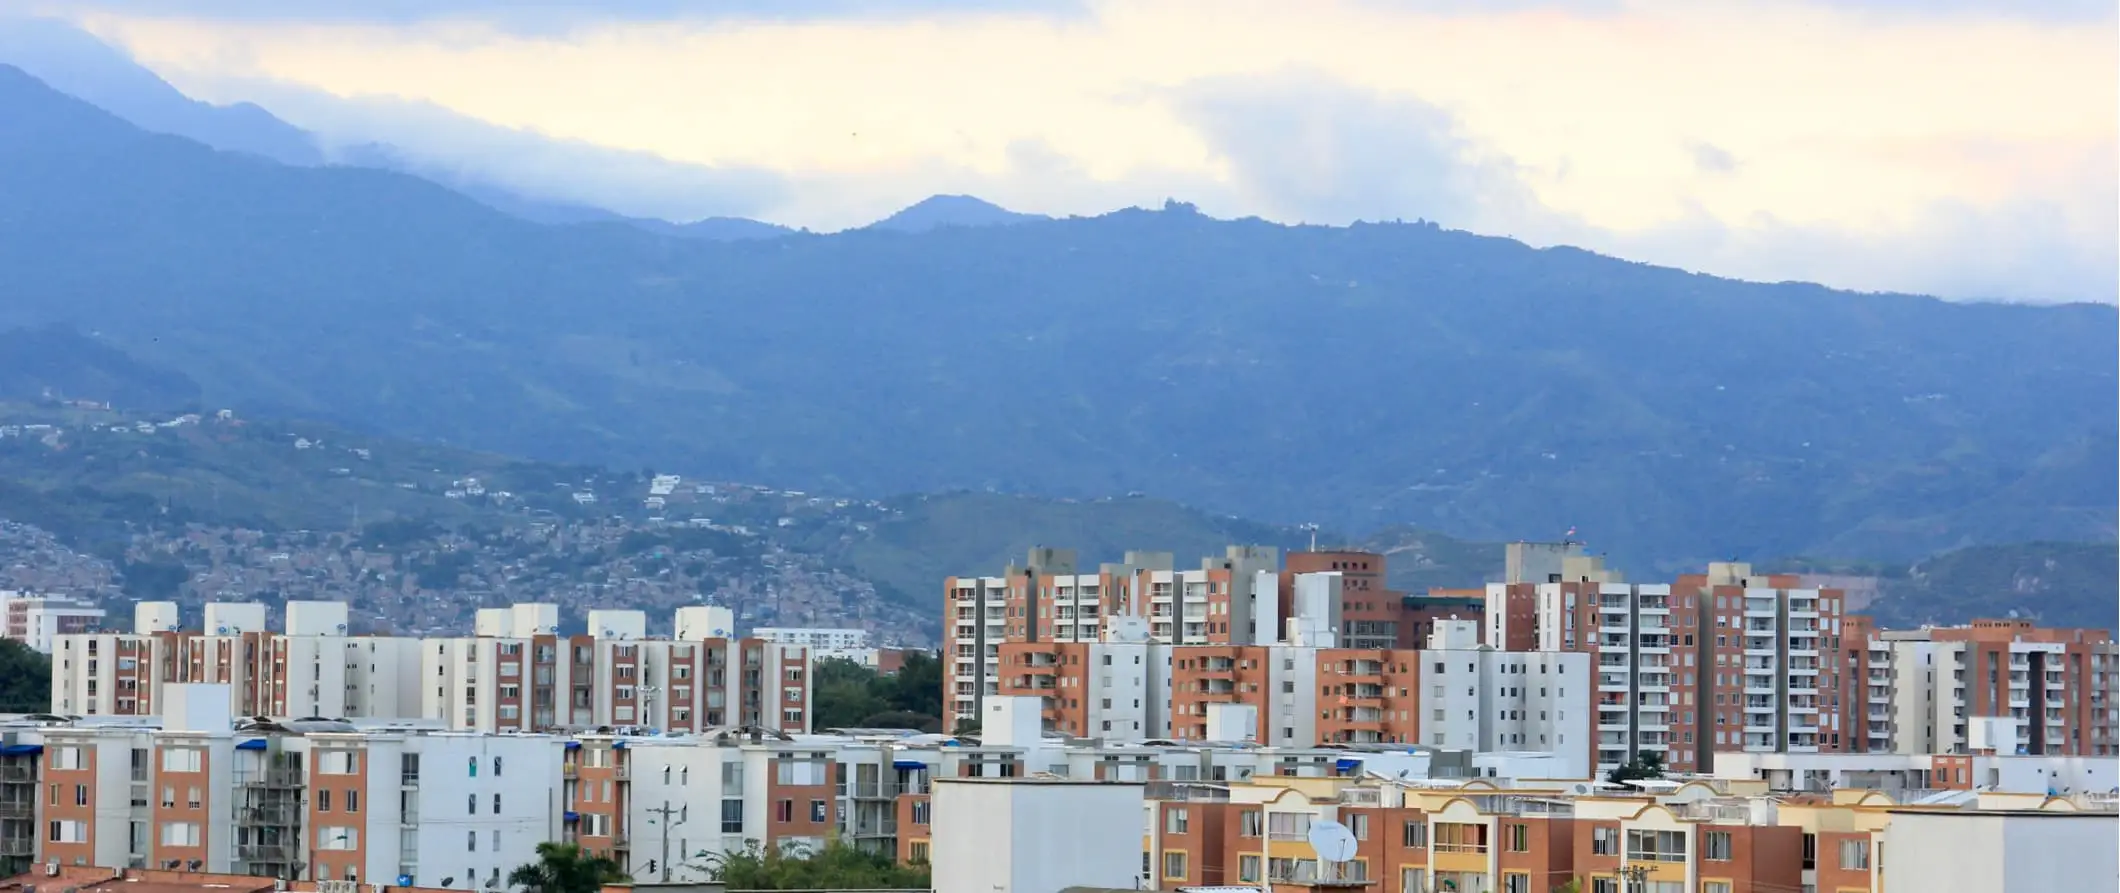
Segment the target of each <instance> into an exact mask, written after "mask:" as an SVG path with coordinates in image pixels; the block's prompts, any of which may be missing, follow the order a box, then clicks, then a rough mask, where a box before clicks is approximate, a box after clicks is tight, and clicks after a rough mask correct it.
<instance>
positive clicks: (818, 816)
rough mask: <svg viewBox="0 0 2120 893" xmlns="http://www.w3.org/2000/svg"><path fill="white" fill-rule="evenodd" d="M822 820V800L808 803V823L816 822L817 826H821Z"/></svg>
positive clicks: (823, 809)
mask: <svg viewBox="0 0 2120 893" xmlns="http://www.w3.org/2000/svg"><path fill="white" fill-rule="evenodd" d="M824 820H825V808H824V801H823V800H812V801H810V821H812V822H817V823H819V824H822V823H823V822H824Z"/></svg>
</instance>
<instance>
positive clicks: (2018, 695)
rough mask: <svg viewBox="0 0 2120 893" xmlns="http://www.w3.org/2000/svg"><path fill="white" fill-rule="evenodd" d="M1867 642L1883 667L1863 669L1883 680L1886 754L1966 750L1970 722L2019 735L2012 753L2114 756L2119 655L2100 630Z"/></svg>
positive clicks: (1920, 635)
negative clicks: (2001, 726)
mask: <svg viewBox="0 0 2120 893" xmlns="http://www.w3.org/2000/svg"><path fill="white" fill-rule="evenodd" d="M1877 639H1878V642H1877V643H1876V644H1877V646H1879V647H1877V649H1876V652H1877V653H1880V654H1882V655H1883V658H1882V659H1883V660H1884V661H1885V664H1884V666H1882V667H1880V668H1873V669H1872V670H1871V671H1870V672H1871V674H1872V676H1873V678H1875V679H1877V680H1879V681H1886V680H1888V681H1889V690H1888V692H1887V694H1888V695H1889V698H1888V700H1887V701H1886V703H1888V704H1889V711H1888V714H1887V715H1888V716H1889V717H1890V727H1889V731H1890V734H1889V736H1888V742H1889V749H1890V750H1891V751H1893V752H1897V753H1924V754H1925V753H1959V754H1962V753H1967V752H1969V751H1970V750H1971V749H1973V741H1972V734H1973V730H1974V728H1975V726H1976V725H1977V724H1978V722H1979V721H1980V720H1982V719H1988V718H2002V719H2009V720H2012V721H2013V723H2014V726H2015V728H2017V729H2018V730H2019V731H2020V734H2019V735H2018V736H2017V739H2016V745H2015V746H2016V748H2017V752H2018V753H2022V754H2029V755H2043V754H2065V755H2084V756H2110V755H2114V754H2120V714H2116V712H2115V698H2116V696H2120V649H2116V646H2115V645H2114V643H2113V640H2112V634H2111V633H2110V632H2109V631H2106V630H2090V629H2051V628H2043V627H2036V626H2033V625H2032V624H2031V622H2030V621H2025V620H1978V621H1974V622H1973V623H1971V624H1969V625H1967V626H1959V627H1929V628H1923V629H1918V630H1904V631H1886V632H1882V633H1878V634H1877ZM1872 692H1873V693H1874V692H1875V690H1874V689H1872ZM1873 703H1874V702H1873ZM1879 712H1880V713H1884V712H1885V711H1879Z"/></svg>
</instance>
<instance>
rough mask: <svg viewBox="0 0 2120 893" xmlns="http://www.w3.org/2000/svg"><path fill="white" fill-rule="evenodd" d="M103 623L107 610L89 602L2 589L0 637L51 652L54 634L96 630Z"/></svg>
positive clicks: (0, 598)
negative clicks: (104, 611)
mask: <svg viewBox="0 0 2120 893" xmlns="http://www.w3.org/2000/svg"><path fill="white" fill-rule="evenodd" d="M102 625H103V609H102V608H98V607H96V606H95V605H92V604H89V603H87V602H84V601H79V600H76V599H71V598H64V597H61V596H54V595H32V594H28V593H24V592H20V591H17V590H11V589H10V590H0V639H13V640H15V641H17V642H21V643H22V644H24V645H28V646H29V647H31V648H34V649H36V650H38V651H41V652H44V653H46V654H50V653H51V650H52V639H53V638H54V637H57V636H63V635H72V634H75V633H86V632H93V631H95V630H96V629H97V628H99V627H101V626H102Z"/></svg>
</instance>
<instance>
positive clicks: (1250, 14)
mask: <svg viewBox="0 0 2120 893" xmlns="http://www.w3.org/2000/svg"><path fill="white" fill-rule="evenodd" d="M0 8H7V9H12V10H14V11H30V12H45V13H56V14H59V15H63V16H66V17H68V18H71V19H72V20H74V21H75V22H77V23H79V24H81V25H83V26H84V27H86V28H88V29H89V30H91V31H93V32H95V33H96V34H98V35H100V36H102V37H104V38H105V39H107V40H109V41H111V42H113V43H115V44H117V45H120V46H122V47H123V48H125V49H127V50H129V51H130V52H131V53H132V54H133V55H134V56H135V57H136V58H137V59H138V60H139V61H141V62H142V63H144V64H146V65H148V66H149V67H151V68H153V69H154V70H155V71H157V72H158V73H160V74H161V75H162V76H163V77H164V78H166V79H168V80H169V81H171V82H172V83H174V84H175V85H176V86H178V87H179V88H181V89H183V90H185V91H186V92H187V93H190V94H192V95H194V96H197V97H200V98H203V99H207V100H210V101H215V102H230V101H236V100H251V101H256V102H258V103H259V104H261V105H264V106H265V107H267V108H268V109H271V110H273V111H274V112H276V113H278V114H279V115H281V116H282V117H285V118H287V119H289V120H290V121H293V122H294V123H296V124H299V125H302V126H304V127H308V128H310V129H312V130H315V131H318V132H319V133H320V134H322V135H324V136H325V137H326V138H329V139H342V140H349V141H365V140H372V139H383V140H387V141H389V142H393V143H396V144H398V145H401V146H404V147H406V148H407V149H408V150H412V151H415V152H424V153H427V154H429V155H431V156H435V157H442V158H446V159H448V160H450V161H451V163H456V164H461V165H467V166H477V167H481V168H484V169H489V170H491V171H493V172H495V173H496V175H497V176H499V177H501V178H503V179H508V178H513V179H514V180H516V181H518V182H521V181H524V180H526V179H531V178H535V179H540V180H552V179H555V178H556V179H559V180H565V181H567V182H568V189H567V190H561V192H571V194H573V195H577V196H579V197H582V198H588V199H592V200H595V201H598V202H599V203H601V204H604V205H607V206H610V207H613V208H615V209H617V210H621V211H628V212H633V213H644V214H654V215H657V216H667V217H696V216H704V215H707V214H743V215H748V216H755V217H760V218H764V219H768V220H773V221H776V222H781V223H788V224H795V225H804V226H810V227H812V228H818V229H833V228H839V227H843V226H848V225H855V224H860V223H864V222H867V221H869V220H872V219H874V218H876V217H879V216H881V215H883V214H886V213H888V212H890V211H891V210H894V209H896V208H897V207H900V206H903V205H905V204H909V203H911V202H912V201H915V200H917V199H919V198H921V197H923V196H926V195H929V194H933V193H942V192H948V193H958V192H969V193H973V194H977V195H980V196H982V197H985V198H988V199H990V200H993V201H996V202H999V203H1001V204H1004V205H1007V206H1009V207H1012V208H1016V209H1019V210H1029V211H1041V212H1046V213H1054V214H1067V213H1077V214H1090V213H1100V212H1103V211H1107V210H1110V209H1112V208H1114V207H1119V206H1124V205H1129V204H1152V203H1158V202H1160V201H1161V200H1162V199H1163V198H1164V197H1166V196H1172V197H1177V198H1181V199H1186V200H1191V201H1194V202H1196V203H1198V204H1199V206H1200V207H1201V209H1202V210H1203V211H1206V212H1208V213H1210V214H1216V215H1220V216H1242V215H1252V214H1256V215H1259V216H1263V217H1267V218H1270V219H1276V220H1283V221H1291V222H1293V221H1307V222H1316V223H1345V222H1348V221H1350V220H1354V219H1390V218H1405V219H1413V218H1417V217H1421V218H1428V219H1432V220H1438V221H1440V222H1442V223H1443V224H1445V225H1447V226H1452V227H1460V228H1466V229H1472V230H1476V231H1481V232H1488V233H1493V234H1498V235H1515V236H1517V237H1519V238H1524V239H1526V240H1528V241H1532V242H1535V243H1540V244H1552V243H1556V242H1566V243H1571V244H1579V245H1583V246H1584V247H1588V248H1592V249H1595V250H1602V251H1607V252H1611V253H1616V254H1621V255H1624V256H1628V257H1631V258H1635V259H1640V260H1646V261H1652V262H1658V263H1668V264H1674V265H1678V266H1682V267H1687V268H1691V269H1701V270H1706V271H1710V272H1716V273H1722V274H1728V275H1737V276H1743V277H1746V278H1756V279H1768V280H1781V279H1812V280H1819V281H1823V282H1826V283H1828V284H1832V285H1838V286H1844V287H1851V288H1861V289H1880V290H1882V289H1896V290H1910V291H1926V292H1933V293H1939V294H1944V295H1948V296H1966V297H1979V296H1987V297H2003V298H2012V299H2024V300H2055V299H2085V300H2102V301H2111V300H2113V299H2114V295H2115V290H2116V286H2115V279H2116V250H2115V249H2116V243H2120V225H2116V217H2120V185H2116V182H2120V158H2116V142H2120V140H2116V130H2120V125H2116V119H2120V88H2116V77H2115V72H2116V70H2120V52H2116V41H2115V37H2114V33H2115V32H2114V28H2115V22H2114V19H2113V15H2112V9H2113V6H2112V4H2111V3H2109V2H2080V0H2054V2H2044V3H2041V2H2035V0H2016V2H2001V0H1993V2H1976V0H1931V2H1922V0H1859V2H1842V3H1830V4H1827V3H1814V4H1801V3H1772V2H1719V0H1684V2H1630V0H1581V2H1572V3H1570V2H1551V3H1540V2H1529V0H1514V2H1499V3H1497V2H1472V0H1348V2H1332V0H1303V2H1292V0H1279V2H1249V0H1128V2H1102V0H1079V2H1068V0H1043V2H1041V0H1020V2H1009V0H924V2H923V0H881V2H856V0H733V2H719V3H700V2H695V3H687V2H680V0H631V2H600V3H568V2H534V0H318V2H302V0H152V2H150V0H132V2H126V0H69V2H65V3H42V2H40V0H0ZM495 134H500V135H503V136H513V137H517V138H529V137H537V138H550V139H552V140H556V141H559V144H561V145H567V146H574V147H578V148H586V149H608V150H615V151H613V152H612V153H611V154H610V157H611V158H614V159H619V160H620V161H614V162H613V164H614V165H617V164H621V163H623V160H624V159H634V160H635V161H636V162H639V163H640V164H642V165H645V166H644V167H640V168H638V170H639V171H644V173H635V174H632V175H618V174H614V173H612V172H609V171H585V170H582V165H580V164H578V163H569V164H555V163H553V159H552V156H551V155H550V154H549V153H539V152H529V151H511V150H509V148H508V147H509V146H511V145H518V146H519V145H520V143H519V141H518V142H514V143H511V141H510V140H509V139H496V138H494V135H495ZM591 155H592V156H595V153H593V152H592V153H591ZM569 157H572V156H569ZM596 157H601V156H596Z"/></svg>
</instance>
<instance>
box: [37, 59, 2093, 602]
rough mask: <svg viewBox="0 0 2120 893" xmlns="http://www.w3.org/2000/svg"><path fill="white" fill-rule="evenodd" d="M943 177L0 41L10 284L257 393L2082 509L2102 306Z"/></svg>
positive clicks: (720, 461) (1481, 494) (624, 452)
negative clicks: (523, 138)
mask: <svg viewBox="0 0 2120 893" xmlns="http://www.w3.org/2000/svg"><path fill="white" fill-rule="evenodd" d="M974 202H976V200H968V199H964V198H962V197H959V198H944V199H938V200H931V201H930V202H928V203H924V204H926V205H928V207H927V208H925V209H922V208H920V207H918V206H916V208H914V209H908V211H907V213H906V214H904V215H900V218H897V219H896V220H897V222H896V223H895V224H892V225H882V224H879V225H878V226H874V227H869V228H864V229H859V230H853V231H848V232H842V233H836V234H829V235H820V234H809V233H788V234H784V235H777V236H773V237H769V238H748V239H736V240H717V239H700V238H683V237H681V236H683V235H684V234H683V233H679V232H658V231H655V229H656V228H655V227H654V226H652V225H649V226H644V225H640V224H639V223H638V222H631V223H630V224H629V225H612V223H626V221H605V222H602V223H598V222H580V223H570V224H568V225H553V224H546V223H539V222H536V220H535V219H526V217H531V216H532V215H529V214H511V213H504V212H502V211H500V210H497V209H496V208H495V207H493V206H492V203H491V202H486V201H481V200H478V199H474V198H471V197H467V196H466V195H465V194H463V193H462V192H459V191H456V190H452V189H450V188H446V187H445V186H443V185H440V184H437V183H435V182H432V181H429V180H425V179H421V178H418V177H414V176H410V175H407V174H404V173H400V172H395V171H389V170H379V169H371V168H360V167H350V166H306V165H289V164H283V163H281V162H280V161H276V160H274V159H273V158H272V157H271V156H270V155H269V153H260V152H237V151H217V150H216V149H214V148H212V147H209V146H207V145H204V144H202V143H199V142H195V141H193V140H190V139H186V138H183V137H181V136H174V135H169V134H164V133H152V132H149V131H148V130H146V129H143V128H141V127H138V126H135V125H134V124H132V123H129V122H127V121H126V120H123V119H122V118H120V117H119V116H116V115H113V114H110V113H109V112H106V111H104V110H102V109H99V108H97V107H95V106H94V105H92V104H90V103H87V102H83V101H81V100H79V99H77V98H74V97H70V96H67V95H65V94H63V93H61V92H60V91H57V90H54V89H52V88H51V87H50V86H48V85H46V84H44V83H42V82H40V81H38V80H37V79H35V78H32V77H29V76H28V75H26V74H24V73H23V72H21V71H19V70H17V69H13V68H0V269H6V270H8V271H9V276H8V277H7V279H6V280H5V281H4V282H0V327H44V326H50V325H54V324H64V325H68V326H71V327H73V329H74V330H77V331H79V332H82V333H86V337H91V338H93V339H95V340H96V341H97V342H98V343H100V344H104V345H107V346H109V347H110V348H112V349H113V350H117V351H120V352H122V353H123V354H124V355H126V356H129V357H132V358H135V359H137V360H139V361H140V362H143V363H147V364H150V365H152V366H154V367H157V368H163V369H168V370H171V372H172V373H173V374H175V375H178V376H181V377H182V378H183V380H184V381H186V382H189V383H191V384H192V385H195V386H196V389H197V393H198V394H199V395H200V399H203V400H205V401H209V402H211V403H213V404H215V405H227V406H232V407H236V408H239V409H242V410H243V411H245V412H249V413H257V414H263V415H271V416H278V417H285V418H305V419H316V420H321V421H325V422H330V423H333V424H338V425H343V426H346V427H348V428H351V429H355V430H359V431H364V432H372V433H387V434H390V435H394V436H400V437H408V438H415V439H420V440H427V441H433V442H442V443H449V444H456V445H461V446H465V447H471V448H476V449H481V450H492V451H497V452H504V453H513V454H520V455H525V456H532V457H537V458H542V459H550V460H555V461H568V462H587V463H598V464H607V465H619V466H623V467H638V466H641V465H651V464H652V465H654V466H655V467H659V468H678V469H683V470H685V471H687V472H688V473H696V474H702V475H708V476H713V477H719V478H725V479H738V480H755V481H760V482H764V483H773V484H780V485H785V486H790V487H808V488H815V489H828V490H833V491H837V492H846V493H859V494H878V495H882V494H891V493H905V492H915V491H933V490H946V489H959V488H962V489H972V490H987V489H992V490H997V491H1003V492H1018V493H1037V494H1045V495H1051V496H1063V497H1078V498H1094V497H1098V496H1107V495H1113V494H1118V493H1125V492H1129V491H1146V492H1150V493H1154V494H1156V495H1158V496H1164V497H1169V498H1173V499H1178V500H1182V501H1184V502H1187V503H1191V504H1195V505H1199V506H1201V507H1202V508H1204V509H1206V510H1208V511H1211V512H1218V513H1227V514H1234V515H1243V516H1248V517H1254V518H1262V519H1268V520H1271V521H1275V522H1280V523H1289V522H1296V521H1317V522H1321V523H1324V524H1327V525H1329V526H1334V527H1338V528H1340V529H1346V530H1366V529H1371V528H1376V527H1381V526H1385V525H1391V524H1412V525H1415V526H1418V527H1421V528H1425V529H1431V530H1440V531H1444V532H1447V533H1449V534H1452V535H1455V536H1459V537H1464V538H1469V539H1475V540H1498V539H1510V538H1534V539H1536V538H1547V537H1553V536H1558V535H1559V534H1560V532H1561V531H1562V530H1565V529H1568V528H1571V527H1576V528H1579V529H1580V530H1581V531H1582V534H1583V536H1584V537H1585V538H1587V539H1589V540H1590V542H1591V543H1592V544H1593V545H1595V546H1597V547H1599V548H1600V549H1602V550H1605V551H1607V552H1608V553H1610V554H1612V555H1614V556H1615V558H1616V559H1618V560H1620V561H1622V562H1623V563H1631V564H1633V565H1635V566H1637V567H1642V566H1653V567H1658V568H1673V567H1678V566H1683V565H1688V564H1691V563H1694V562H1697V561H1699V560H1702V559H1706V558H1730V557H1738V558H1757V559H1768V558H1773V557H1778V556H1784V555H1792V554H1807V555H1833V556H1850V557H1862V558H1874V559H1884V560H1892V561H1900V560H1913V559H1916V558H1920V557H1922V556H1925V555H1928V554H1931V553H1934V552H1938V551H1942V550H1945V549H1950V548H1955V547H1960V546H1966V545H1972V544H1979V543H2001V542H2014V541H2024V540H2035V539H2051V540H2083V539H2099V538H2110V537H2111V536H2112V535H2113V532H2114V506H2115V502H2116V493H2120V480H2116V474H2115V467H2114V463H2113V456H2114V455H2115V452H2116V450H2120V437H2116V430H2120V419H2116V412H2115V404H2114V399H2113V395H2114V393H2115V388H2116V384H2115V380H2114V370H2115V366H2116V365H2120V357H2116V350H2115V345H2114V342H2113V339H2112V338H2111V337H2110V336H2111V333H2112V331H2113V330H2114V328H2115V322H2116V320H2115V313H2114V308H2112V307H2111V306H2104V305H2095V306H2094V305H2063V306H2018V305H2002V304H1971V303H1948V302H1943V301H1938V300H1935V299H1931V298H1925V297H1919V296H1910V295H1869V294H1852V293H1847V292H1839V291H1834V290H1831V289H1828V288H1824V287H1821V286H1816V285H1809V284H1802V283H1778V284H1762V283H1747V282H1737V281H1731V280H1726V279H1719V278H1716V277H1712V276H1705V275H1699V274H1693V273H1688V272H1685V271H1680V270H1673V269H1667V268H1657V267H1650V266H1645V265H1641V264H1635V263H1629V262H1626V261H1622V260H1618V259H1614V258H1609V257H1602V256H1598V255H1594V254H1590V253H1588V252H1583V251H1579V250H1575V249H1568V248H1554V249H1544V250H1540V249H1533V248H1531V247H1528V246H1525V245H1523V244H1521V243H1518V242H1514V241H1511V240H1507V239H1499V238H1490V237H1483V236H1478V235H1473V234H1470V233H1464V232H1455V231H1449V230H1444V229H1441V228H1439V227H1436V226H1434V225H1432V224H1368V225H1356V226H1353V227H1291V226H1281V225H1276V224H1272V223H1268V222H1265V221H1260V220H1238V221H1225V220H1214V219H1210V218H1207V217H1205V216H1202V215H1200V214H1199V213H1198V212H1197V211H1195V210H1194V209H1192V208H1191V207H1190V206H1188V205H1185V204H1183V203H1180V202H1170V203H1168V204H1166V205H1165V206H1164V207H1163V208H1161V209H1156V210H1143V209H1128V210H1123V211H1119V212H1115V213H1112V214H1108V215H1103V216H1100V217H1094V218H1071V219H1066V220H1055V219H1047V218H1039V217H1035V216H1032V215H1015V214H1012V213H1010V212H1006V211H1001V210H1000V209H994V208H992V207H991V206H987V205H984V203H976V204H974ZM916 211H917V212H919V213H915V212H916ZM938 212H940V213H938ZM997 212H998V213H997ZM587 216H588V217H590V218H592V219H593V218H595V216H596V215H595V213H593V212H589V213H588V214H587ZM614 216H615V215H614ZM887 223H889V222H888V221H887ZM998 223H1006V224H1008V225H990V224H998ZM662 226H664V227H668V226H671V225H669V224H663V225H662Z"/></svg>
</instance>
